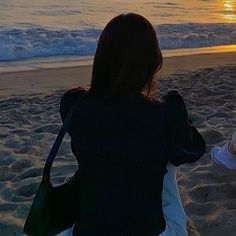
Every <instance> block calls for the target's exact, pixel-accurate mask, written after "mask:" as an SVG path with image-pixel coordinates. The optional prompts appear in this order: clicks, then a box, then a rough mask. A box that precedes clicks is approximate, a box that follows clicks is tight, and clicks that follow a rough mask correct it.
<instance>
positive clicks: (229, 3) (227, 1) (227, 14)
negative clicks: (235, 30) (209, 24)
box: [222, 0, 236, 23]
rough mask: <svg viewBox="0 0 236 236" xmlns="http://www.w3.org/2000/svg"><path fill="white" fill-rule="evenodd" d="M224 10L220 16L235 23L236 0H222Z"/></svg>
mask: <svg viewBox="0 0 236 236" xmlns="http://www.w3.org/2000/svg"><path fill="white" fill-rule="evenodd" d="M223 7H224V12H223V14H222V16H223V17H224V18H225V20H226V22H228V23H230V22H232V23H233V22H234V23H236V0H223Z"/></svg>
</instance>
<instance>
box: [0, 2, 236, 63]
mask: <svg viewBox="0 0 236 236" xmlns="http://www.w3.org/2000/svg"><path fill="white" fill-rule="evenodd" d="M128 12H137V13H140V14H142V15H143V16H145V17H147V18H148V19H149V20H150V21H151V23H152V24H153V26H154V28H155V30H156V33H157V36H158V38H159V42H160V45H161V48H162V49H167V50H170V49H180V48H200V47H209V46H215V45H228V44H236V0H231V1H230V0H222V1H220V0H188V1H187V0H160V1H157V0H132V1H128V0H119V1H118V0H107V1H104V0H40V1H39V0H0V61H2V62H6V61H19V60H22V59H29V58H38V57H55V56H63V55H77V56H90V55H91V56H92V55H94V52H95V49H96V45H97V40H98V37H99V35H100V33H101V30H102V29H103V27H104V26H105V25H106V23H107V22H108V21H109V20H110V19H111V18H113V17H114V16H116V15H118V14H121V13H128Z"/></svg>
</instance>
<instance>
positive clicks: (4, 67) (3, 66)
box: [0, 44, 236, 75]
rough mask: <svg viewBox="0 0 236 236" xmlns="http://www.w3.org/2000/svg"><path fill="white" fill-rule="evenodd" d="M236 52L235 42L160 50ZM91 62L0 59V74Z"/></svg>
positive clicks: (79, 59)
mask: <svg viewBox="0 0 236 236" xmlns="http://www.w3.org/2000/svg"><path fill="white" fill-rule="evenodd" d="M233 52H236V44H232V45H220V46H211V47H200V48H178V49H170V50H162V54H163V57H164V58H169V57H182V56H192V55H204V54H218V53H233ZM92 64H93V56H89V55H87V56H78V55H61V56H49V57H34V58H27V59H23V60H13V61H0V75H1V74H5V73H12V72H22V71H31V70H40V69H58V68H68V67H78V66H88V65H92Z"/></svg>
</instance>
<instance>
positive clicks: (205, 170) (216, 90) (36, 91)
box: [0, 53, 236, 236]
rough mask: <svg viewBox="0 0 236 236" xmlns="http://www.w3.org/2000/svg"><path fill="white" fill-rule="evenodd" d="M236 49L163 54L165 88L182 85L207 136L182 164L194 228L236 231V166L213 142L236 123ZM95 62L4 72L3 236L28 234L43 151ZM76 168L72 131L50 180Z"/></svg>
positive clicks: (218, 234)
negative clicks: (224, 160) (217, 155)
mask: <svg viewBox="0 0 236 236" xmlns="http://www.w3.org/2000/svg"><path fill="white" fill-rule="evenodd" d="M235 61H236V53H218V54H204V55H192V56H182V57H180V56H177V57H171V58H166V59H165V64H164V67H163V74H162V77H163V79H162V80H160V82H159V85H158V87H159V91H160V94H164V93H166V92H167V91H169V90H171V89H178V90H179V91H180V92H181V94H182V95H183V97H184V99H185V101H186V104H187V107H188V110H189V114H190V117H191V118H192V120H193V122H194V124H195V125H196V126H197V127H198V129H199V131H200V132H201V133H202V135H203V136H204V137H205V140H206V142H207V151H206V154H205V155H204V157H203V158H202V159H201V160H200V161H198V162H196V163H194V164H191V165H190V164H189V165H183V166H182V167H180V168H179V171H178V181H179V187H180V192H181V196H182V200H183V204H184V207H185V210H186V213H187V216H188V229H189V234H190V235H201V236H205V235H207V236H211V235H212V236H213V235H214V236H222V235H227V236H235V235H236V233H235V232H236V171H235V172H233V171H227V170H225V169H223V168H221V167H219V166H217V165H215V164H214V163H213V162H212V160H211V158H210V153H209V152H210V149H211V147H212V146H213V145H215V144H219V145H221V144H223V143H224V142H225V141H226V140H228V139H229V137H230V136H231V134H232V133H233V131H234V130H235V129H236V97H235V96H236V64H234V62H235ZM90 76H91V66H82V67H71V68H59V69H44V70H36V71H28V72H18V73H5V74H0V88H1V90H0V94H1V96H0V109H1V113H0V235H1V236H8V235H9V236H10V235H22V227H23V224H24V221H25V218H26V216H27V212H28V210H29V207H30V205H31V201H32V199H33V197H34V194H35V191H36V189H37V187H38V184H39V182H40V180H41V175H42V168H43V165H44V161H45V158H46V156H47V154H48V152H49V150H50V147H51V145H52V143H53V141H54V139H55V137H56V134H57V132H58V130H59V127H60V124H61V121H60V117H59V110H58V109H59V101H60V97H61V95H62V94H63V93H64V91H65V90H67V89H70V88H73V87H76V86H88V85H89V81H90ZM76 168H77V166H76V162H75V159H74V157H73V156H72V155H71V151H70V139H69V137H68V136H66V138H65V139H64V141H63V144H62V147H61V149H60V151H59V154H58V156H57V158H56V161H55V163H54V168H53V171H52V181H53V183H55V184H58V183H61V182H63V181H64V180H65V179H66V178H68V176H70V175H72V174H73V172H74V171H75V169H76Z"/></svg>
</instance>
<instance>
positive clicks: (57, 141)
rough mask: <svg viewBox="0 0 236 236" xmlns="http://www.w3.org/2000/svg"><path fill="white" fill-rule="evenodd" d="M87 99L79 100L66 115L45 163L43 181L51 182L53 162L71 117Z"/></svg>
mask: <svg viewBox="0 0 236 236" xmlns="http://www.w3.org/2000/svg"><path fill="white" fill-rule="evenodd" d="M84 97H85V95H84V96H83V97H82V98H81V97H80V98H79V99H77V100H76V101H75V103H74V105H72V107H71V108H70V110H69V112H68V113H67V115H66V118H65V120H64V122H63V124H62V126H61V128H60V131H59V133H58V135H57V137H56V139H55V141H54V144H53V146H52V148H51V151H50V153H49V155H48V157H47V160H46V163H45V166H44V170H43V180H42V181H47V182H50V172H51V169H52V164H53V161H54V159H55V157H56V155H57V152H58V150H59V148H60V146H61V143H62V140H63V138H64V136H65V134H66V132H67V130H68V128H69V124H70V120H71V117H72V114H73V112H74V110H75V108H76V106H77V104H78V101H81V100H82V99H83V98H84Z"/></svg>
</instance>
